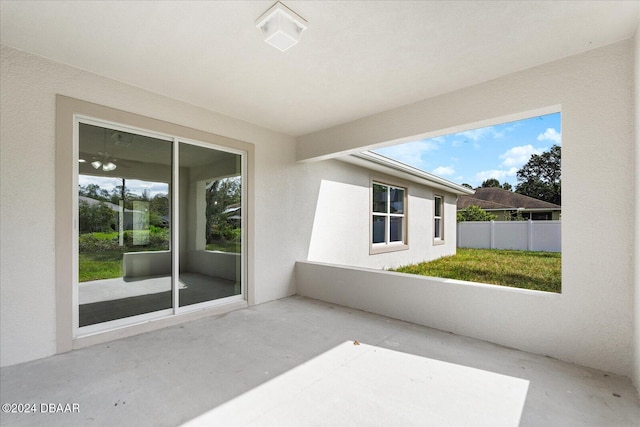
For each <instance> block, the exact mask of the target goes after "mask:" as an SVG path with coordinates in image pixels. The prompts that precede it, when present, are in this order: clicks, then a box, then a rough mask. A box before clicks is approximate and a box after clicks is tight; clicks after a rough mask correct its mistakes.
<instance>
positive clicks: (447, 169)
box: [433, 166, 456, 176]
mask: <svg viewBox="0 0 640 427" xmlns="http://www.w3.org/2000/svg"><path fill="white" fill-rule="evenodd" d="M433 173H434V174H436V175H442V176H447V175H453V174H454V173H456V170H455V169H454V168H453V167H451V166H438V167H437V168H435V169H434V170H433Z"/></svg>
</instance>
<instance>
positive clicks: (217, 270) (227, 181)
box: [77, 119, 244, 333]
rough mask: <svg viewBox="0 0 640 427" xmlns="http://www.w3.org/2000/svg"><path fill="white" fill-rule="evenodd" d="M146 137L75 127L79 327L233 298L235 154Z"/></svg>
mask: <svg viewBox="0 0 640 427" xmlns="http://www.w3.org/2000/svg"><path fill="white" fill-rule="evenodd" d="M122 129H124V128H122ZM151 135H152V134H146V133H144V132H141V133H134V132H126V131H122V130H120V129H118V126H113V127H110V125H102V124H101V123H100V122H94V121H93V120H88V119H87V120H82V122H80V123H79V124H78V162H79V163H78V175H77V178H78V205H77V211H78V217H77V219H78V286H77V301H78V306H77V308H78V312H77V320H78V322H77V325H78V327H79V328H81V330H82V331H83V332H82V333H84V331H86V332H87V333H92V332H94V331H100V330H105V329H108V328H111V327H119V326H124V325H127V324H131V323H134V322H138V321H144V320H147V319H152V318H158V317H163V316H169V315H172V314H175V313H177V312H181V311H188V310H191V309H198V308H201V307H203V306H205V305H207V304H211V303H212V302H213V301H216V300H219V299H223V298H227V297H232V296H236V295H240V298H242V294H243V286H242V283H243V274H242V272H243V268H242V266H243V265H244V264H243V263H244V259H243V255H242V253H243V252H242V247H243V244H242V243H243V242H242V236H243V227H242V224H243V221H242V206H243V200H242V194H243V174H242V171H243V161H244V159H243V155H242V152H238V153H233V152H230V151H231V150H226V149H223V148H221V147H216V148H213V147H211V146H208V145H204V144H200V143H195V142H194V143H187V142H182V141H180V142H177V141H176V140H175V139H174V138H173V137H169V136H167V137H164V136H156V135H153V136H151ZM163 138H164V139H163ZM103 324H106V325H103ZM82 328H85V329H82Z"/></svg>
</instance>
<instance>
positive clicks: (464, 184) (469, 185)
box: [461, 182, 473, 190]
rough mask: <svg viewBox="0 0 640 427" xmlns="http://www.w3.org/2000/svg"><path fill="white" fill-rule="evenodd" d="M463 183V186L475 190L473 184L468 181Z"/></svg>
mask: <svg viewBox="0 0 640 427" xmlns="http://www.w3.org/2000/svg"><path fill="white" fill-rule="evenodd" d="M461 185H462V186H463V187H466V188H468V189H470V190H473V187H472V186H471V184H467V183H466V182H463V183H462V184H461Z"/></svg>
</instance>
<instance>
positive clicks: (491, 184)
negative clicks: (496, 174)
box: [480, 178, 513, 191]
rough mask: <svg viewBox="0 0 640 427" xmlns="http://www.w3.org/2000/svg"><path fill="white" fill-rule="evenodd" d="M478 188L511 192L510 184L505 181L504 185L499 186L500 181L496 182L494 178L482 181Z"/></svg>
mask: <svg viewBox="0 0 640 427" xmlns="http://www.w3.org/2000/svg"><path fill="white" fill-rule="evenodd" d="M480 187H482V188H487V187H494V188H502V189H503V190H507V191H511V190H512V188H513V187H512V186H511V184H509V183H508V182H506V181H505V183H504V184H500V181H498V180H497V179H495V178H489V179H486V180H484V181H482V184H481V185H480Z"/></svg>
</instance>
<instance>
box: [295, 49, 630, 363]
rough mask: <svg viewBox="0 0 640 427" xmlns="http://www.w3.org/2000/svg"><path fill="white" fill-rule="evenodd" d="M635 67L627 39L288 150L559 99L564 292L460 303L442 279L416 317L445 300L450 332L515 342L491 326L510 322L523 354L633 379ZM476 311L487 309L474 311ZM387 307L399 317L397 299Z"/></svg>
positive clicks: (473, 121)
mask: <svg viewBox="0 0 640 427" xmlns="http://www.w3.org/2000/svg"><path fill="white" fill-rule="evenodd" d="M633 64H634V47H633V40H627V41H623V42H620V43H616V44H613V45H610V46H606V47H603V48H600V49H596V50H592V51H589V52H586V53H584V54H580V55H577V56H573V57H568V58H565V59H562V60H559V61H555V62H552V63H549V64H545V65H542V66H539V67H535V68H531V69H528V70H524V71H521V72H518V73H514V74H510V75H507V76H504V77H501V78H499V79H496V80H493V81H490V82H486V83H483V84H480V85H476V86H472V87H469V88H466V89H462V90H459V91H456V92H453V93H449V94H445V95H441V96H438V97H435V98H431V99H427V100H425V101H422V102H419V103H416V104H412V105H409V106H405V107H401V108H399V109H396V110H392V111H387V112H384V113H380V114H378V115H375V116H371V117H366V118H363V119H361V120H358V121H355V122H351V123H346V124H343V125H340V126H337V127H335V128H332V129H328V130H325V131H321V132H317V133H314V134H311V135H307V136H304V137H301V138H299V139H298V158H299V159H308V160H311V159H313V158H317V157H326V156H331V155H334V154H335V153H341V152H345V151H347V152H348V151H349V150H357V149H359V147H365V146H366V147H370V146H371V145H374V146H375V145H376V144H384V143H385V141H390V140H399V139H403V138H408V137H410V136H411V135H418V134H421V135H424V134H431V135H433V136H435V135H437V134H442V133H446V132H449V131H451V130H464V129H469V128H473V127H477V125H478V124H484V125H486V124H495V123H496V122H500V121H504V120H505V118H508V119H515V118H523V116H526V115H527V114H523V112H527V111H529V112H531V111H537V112H539V111H543V110H545V109H546V108H549V107H553V106H560V107H561V111H562V175H563V176H562V178H563V205H562V223H563V224H562V227H563V230H562V251H563V252H562V256H563V259H562V262H563V266H562V295H560V296H558V298H557V301H554V303H553V304H552V305H546V304H538V303H530V300H531V298H528V297H526V298H523V297H520V296H513V295H511V294H505V293H504V292H496V291H493V289H490V290H489V291H482V292H476V291H472V292H469V293H467V295H468V296H469V297H468V298H464V299H460V298H457V297H456V292H454V291H452V290H451V289H450V288H449V286H451V287H457V286H459V285H456V284H449V283H447V284H446V287H443V286H438V287H434V288H432V290H433V292H434V295H435V298H434V299H433V301H437V302H438V303H439V304H440V307H439V309H438V310H434V311H432V312H430V308H432V306H433V302H431V301H428V300H426V299H425V300H423V303H424V304H423V305H424V309H425V314H424V316H425V319H426V320H425V323H426V324H428V325H438V324H439V319H438V314H439V313H442V312H443V311H444V312H446V311H447V308H450V309H451V310H452V312H454V313H456V315H458V317H456V318H455V319H451V321H452V322H455V325H456V329H455V330H456V332H458V333H461V334H464V335H469V336H477V333H476V331H477V330H478V329H481V330H482V331H483V334H482V337H481V338H483V339H487V340H489V341H494V342H498V343H501V344H504V345H508V346H514V347H518V346H519V343H520V341H518V340H512V339H511V337H512V335H511V334H510V333H509V334H506V333H504V332H503V328H502V327H499V325H509V328H512V330H513V331H521V332H522V334H524V337H525V338H526V339H527V350H529V351H533V352H537V353H541V354H548V355H550V356H553V357H557V358H560V359H564V360H569V361H572V362H576V363H580V364H583V365H586V366H590V367H595V368H599V369H603V370H606V371H612V372H616V373H619V374H624V375H631V373H632V365H633V363H632V360H633V339H634V338H633V337H634V333H633V328H634V327H633V318H634V303H633V301H634V300H633V298H634V262H633V261H634V257H633V252H634V233H633V232H632V231H631V230H634V228H635V220H636V219H637V216H636V214H634V201H633V197H631V196H630V195H632V194H635V189H634V179H633V178H632V177H634V176H635V160H634V156H633V154H632V153H634V151H635V150H634V144H635V142H634V114H633V110H634V101H633V92H634V90H633V86H634V76H633V71H634V70H633ZM416 84H419V82H416ZM585 212H593V213H597V212H606V213H607V215H597V214H594V215H585ZM299 281H300V280H299ZM346 283H348V282H346ZM299 286H302V285H301V284H300V283H299ZM345 292H348V290H347V289H345ZM378 297H379V298H384V297H385V295H382V294H381V295H378ZM345 298H346V297H345ZM334 301H335V299H334ZM344 302H345V303H346V302H347V300H344ZM480 307H484V309H486V310H487V312H486V313H489V314H490V315H489V314H487V315H484V316H476V315H477V314H478V311H479V310H480ZM396 309H397V311H398V312H399V313H401V312H402V309H403V307H402V306H397V307H396ZM484 309H483V310H484ZM430 313H433V314H430ZM636 335H637V334H636ZM636 339H637V338H636Z"/></svg>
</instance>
